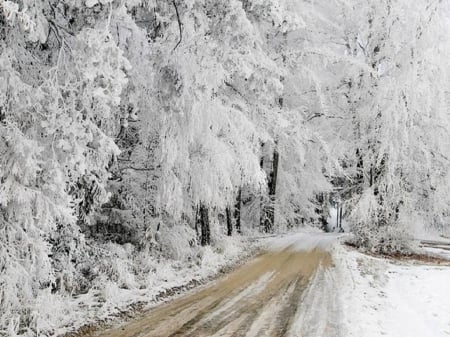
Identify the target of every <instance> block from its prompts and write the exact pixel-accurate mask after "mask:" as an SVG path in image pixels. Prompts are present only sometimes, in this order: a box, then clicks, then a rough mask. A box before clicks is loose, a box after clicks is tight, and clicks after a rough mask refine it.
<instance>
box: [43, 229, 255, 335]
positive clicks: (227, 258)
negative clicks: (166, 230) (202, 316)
mask: <svg viewBox="0 0 450 337" xmlns="http://www.w3.org/2000/svg"><path fill="white" fill-rule="evenodd" d="M259 244H260V243H259V241H255V242H250V241H249V240H248V239H246V238H243V237H232V238H230V237H222V238H221V240H220V242H217V243H216V245H215V246H214V247H199V256H198V257H197V259H196V260H195V261H191V262H187V261H180V260H172V259H160V260H157V259H156V258H153V257H151V256H150V255H146V256H145V257H144V258H143V260H145V261H141V267H142V268H144V269H148V270H147V272H145V273H144V272H142V275H141V277H144V276H145V279H141V280H139V283H135V284H134V285H135V286H133V282H130V286H129V287H119V286H118V285H117V283H113V282H111V281H108V280H98V285H99V286H98V287H94V288H93V289H91V290H90V291H89V292H88V293H87V294H83V295H80V296H77V297H76V298H73V297H72V298H68V297H58V298H56V297H55V296H49V297H48V298H43V299H42V300H43V304H42V306H41V307H42V310H46V309H45V308H48V313H44V312H42V313H40V316H41V317H42V325H41V328H42V330H43V331H44V330H45V331H46V332H45V334H44V335H45V336H59V335H61V334H64V333H66V332H68V331H73V330H74V329H77V328H80V327H81V326H83V325H85V324H89V323H93V322H98V321H102V320H106V319H110V318H112V317H114V316H115V315H117V314H118V313H120V312H122V311H123V310H126V309H127V308H129V306H130V305H131V304H133V303H138V302H141V303H143V304H144V305H146V306H151V305H154V304H155V301H156V300H157V299H158V296H159V295H160V294H161V293H164V292H165V291H166V290H170V289H173V288H178V287H183V286H185V285H187V284H189V283H190V282H192V281H200V280H204V279H207V278H209V277H212V276H214V275H215V274H217V273H218V272H219V271H220V269H221V268H223V267H224V266H227V265H231V264H234V263H236V262H238V261H239V260H240V259H242V258H243V257H245V256H246V255H248V254H249V253H250V252H252V251H253V250H254V249H255V248H256V247H257V246H258V245H259ZM143 284H145V287H144V286H142V285H143ZM49 301H51V302H52V303H49ZM55 308H60V310H55Z"/></svg>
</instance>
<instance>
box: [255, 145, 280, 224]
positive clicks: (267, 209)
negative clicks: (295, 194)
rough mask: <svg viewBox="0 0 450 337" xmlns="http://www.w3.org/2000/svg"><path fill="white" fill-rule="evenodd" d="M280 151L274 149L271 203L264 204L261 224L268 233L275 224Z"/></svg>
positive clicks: (270, 180) (270, 185) (270, 187)
mask: <svg viewBox="0 0 450 337" xmlns="http://www.w3.org/2000/svg"><path fill="white" fill-rule="evenodd" d="M278 163H279V153H278V151H277V149H276V148H275V149H274V151H273V158H272V168H271V172H270V174H269V177H268V178H269V179H268V188H269V203H268V204H265V205H263V208H262V212H261V218H260V224H261V226H262V228H263V229H264V232H266V233H272V232H273V231H274V225H275V201H276V200H275V198H276V190H277V178H278Z"/></svg>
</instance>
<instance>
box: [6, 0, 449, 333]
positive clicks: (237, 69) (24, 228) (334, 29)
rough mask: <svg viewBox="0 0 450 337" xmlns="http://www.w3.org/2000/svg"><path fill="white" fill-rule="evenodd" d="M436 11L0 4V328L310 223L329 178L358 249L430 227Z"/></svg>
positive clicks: (443, 91) (271, 3)
mask: <svg viewBox="0 0 450 337" xmlns="http://www.w3.org/2000/svg"><path fill="white" fill-rule="evenodd" d="M447 7H448V5H447V4H446V3H445V2H439V1H438V2H436V3H434V2H433V3H431V2H430V3H429V2H428V1H426V0H420V1H414V2H411V1H407V0H395V1H393V0H384V1H380V2H377V3H373V2H370V1H362V0H361V1H359V0H354V1H333V2H329V1H325V0H322V1H314V2H310V1H284V0H246V1H239V0H228V1H215V0H189V1H162V0H141V1H139V0H126V1H116V0H98V1H97V0H86V1H85V0H75V1H73V0H72V1H56V0H50V1H47V2H36V1H31V0H22V1H11V0H0V271H1V273H0V304H1V305H0V334H6V335H10V336H15V335H24V336H25V335H27V336H33V335H45V334H51V330H52V328H54V327H55V325H54V324H55V323H54V321H52V319H51V315H50V313H49V312H48V311H46V310H41V309H42V306H43V305H44V303H45V301H48V303H52V305H54V306H56V305H58V303H59V305H62V304H61V303H65V304H67V303H69V302H70V303H72V304H71V305H74V304H73V303H77V302H74V301H75V300H74V298H76V296H80V294H91V293H94V294H95V295H94V297H96V296H98V298H99V302H102V303H104V304H103V305H104V307H108V306H109V305H111V306H113V302H114V299H113V298H111V297H119V298H120V296H121V295H120V294H121V293H124V292H125V290H133V289H141V290H142V291H145V290H146V289H147V290H148V289H149V288H151V287H157V283H158V280H159V281H161V280H160V276H155V275H160V274H159V272H158V271H157V270H156V269H157V268H161V266H163V265H164V263H165V262H167V265H176V263H179V264H180V265H179V269H180V270H181V269H182V268H194V267H195V266H197V267H199V266H200V267H199V268H202V267H204V266H205V265H208V263H211V261H209V260H208V259H216V257H217V256H218V255H217V254H216V253H217V252H218V251H221V252H223V250H224V249H229V247H233V245H232V244H229V245H224V242H228V241H227V240H228V239H225V238H224V236H225V233H228V234H233V233H235V232H238V233H240V234H243V235H245V234H250V233H254V232H255V231H261V230H263V231H266V232H268V231H274V232H276V231H282V230H286V229H291V228H293V227H296V226H298V225H301V224H303V223H317V221H318V219H321V218H322V219H323V218H324V212H325V210H326V207H327V205H326V200H327V195H329V194H330V193H333V185H334V187H338V188H340V190H339V191H340V192H339V193H340V196H341V197H342V198H343V199H345V200H346V203H347V205H348V206H349V207H348V210H349V212H348V213H349V215H350V216H351V219H352V221H353V223H354V231H355V233H356V234H357V236H356V237H357V239H358V240H359V241H358V243H359V244H360V245H364V246H367V247H369V248H372V249H374V250H378V251H387V250H402V249H404V248H405V247H406V246H407V245H408V244H407V242H408V241H407V234H408V233H409V232H410V228H411V225H412V224H415V223H417V222H418V221H420V222H422V223H425V224H427V225H431V226H434V227H437V228H443V227H444V226H445V225H446V224H447V223H448V218H449V215H450V211H449V206H448V205H449V204H450V202H449V197H450V191H449V186H450V184H449V174H448V169H447V167H448V158H450V153H449V149H450V144H449V139H450V138H449V135H448V133H449V127H450V126H449V117H448V111H447V105H448V102H449V99H448V93H449V88H448V85H449V83H450V82H449V78H448V77H449V74H450V69H449V68H448V67H449V66H448V64H447V63H448V62H447V60H446V56H447V55H448V52H449V46H450V44H449V40H448V37H447V34H445V32H446V31H447V30H448V28H449V27H448V25H449V22H448V20H447V18H448V8H447ZM226 229H227V230H226ZM201 244H202V245H206V244H211V245H212V247H211V248H210V247H206V248H205V247H200V245H201ZM228 253H230V252H228ZM215 254H216V255H215ZM161 273H162V274H164V272H161ZM162 274H161V275H162ZM152 275H153V276H152ZM177 275H178V274H177ZM161 278H163V277H162V276H161ZM71 300H72V302H71ZM115 304H117V303H116V302H114V305H115ZM77 305H78V304H77ZM80 306H81V304H80ZM69 307H70V306H69ZM66 323H67V322H65V323H64V324H66Z"/></svg>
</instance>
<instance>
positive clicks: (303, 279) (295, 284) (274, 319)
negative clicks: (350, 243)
mask: <svg viewBox="0 0 450 337" xmlns="http://www.w3.org/2000/svg"><path fill="white" fill-rule="evenodd" d="M331 264H332V260H331V255H330V254H329V253H328V252H324V251H322V250H318V249H314V250H312V251H304V252H298V251H294V250H290V249H286V250H283V251H279V252H265V253H262V254H260V255H259V256H258V257H256V258H255V259H253V260H251V261H250V262H248V263H246V264H244V265H242V266H241V267H240V268H238V269H237V270H235V271H234V272H232V273H231V274H229V275H228V276H226V277H224V278H223V279H221V280H219V281H217V282H215V283H214V284H212V285H211V286H208V287H205V288H203V289H201V290H199V291H197V292H194V293H190V294H187V295H185V296H183V297H180V298H178V299H175V300H173V301H170V302H168V303H165V304H162V305H160V306H157V307H155V308H153V309H151V310H149V311H148V312H147V313H145V315H143V316H142V317H141V318H138V319H136V320H135V321H132V322H129V323H127V324H125V325H123V326H121V327H117V328H113V329H110V330H107V331H103V332H97V333H95V334H93V336H96V337H169V336H170V337H175V336H179V337H189V336H191V337H206V336H208V337H213V336H214V337H219V336H222V337H240V336H242V337H243V336H246V337H253V336H254V337H263V336H271V337H282V336H286V335H287V333H288V331H289V328H290V326H291V324H292V322H293V319H294V317H295V313H296V311H297V308H298V305H299V303H300V301H301V297H302V294H303V292H304V290H305V289H306V288H307V286H308V284H309V282H310V280H311V277H312V276H313V275H314V273H315V272H316V270H317V269H318V268H319V266H321V265H322V266H324V267H328V266H330V265H331ZM91 336H92V335H91Z"/></svg>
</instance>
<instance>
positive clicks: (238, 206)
mask: <svg viewBox="0 0 450 337" xmlns="http://www.w3.org/2000/svg"><path fill="white" fill-rule="evenodd" d="M241 199H242V189H241V188H239V191H238V194H237V197H236V205H235V206H234V219H235V221H236V223H235V227H236V232H237V233H238V234H241Z"/></svg>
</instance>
